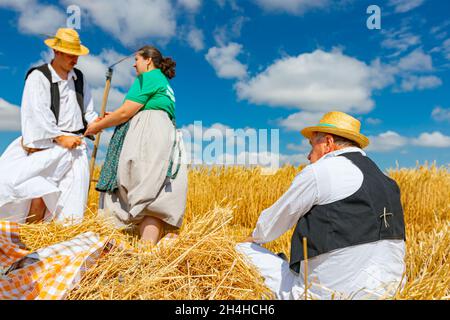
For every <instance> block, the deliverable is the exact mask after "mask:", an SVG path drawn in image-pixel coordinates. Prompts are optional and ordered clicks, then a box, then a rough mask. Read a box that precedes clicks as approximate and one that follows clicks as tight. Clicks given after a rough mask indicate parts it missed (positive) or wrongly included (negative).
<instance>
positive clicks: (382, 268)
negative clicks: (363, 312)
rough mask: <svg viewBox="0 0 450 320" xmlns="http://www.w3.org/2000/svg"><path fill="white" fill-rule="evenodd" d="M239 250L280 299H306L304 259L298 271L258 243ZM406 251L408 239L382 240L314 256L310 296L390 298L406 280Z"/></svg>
mask: <svg viewBox="0 0 450 320" xmlns="http://www.w3.org/2000/svg"><path fill="white" fill-rule="evenodd" d="M236 250H237V251H238V252H240V253H241V254H243V255H244V258H245V259H246V260H247V261H248V262H249V263H250V264H252V265H253V266H255V267H256V269H257V270H258V271H259V272H260V273H261V275H262V276H263V277H264V279H265V284H266V286H267V287H268V288H269V289H270V290H271V291H272V292H273V293H274V294H275V296H276V298H277V299H279V300H299V299H304V298H305V281H304V270H305V269H304V264H303V262H302V263H301V264H300V273H299V274H297V273H295V272H293V271H292V270H291V269H290V268H289V262H288V261H285V260H283V259H281V258H280V257H279V256H277V255H276V254H274V253H273V252H271V251H269V250H267V249H266V248H263V247H262V246H260V245H258V244H255V243H248V242H245V243H239V244H238V245H237V246H236ZM404 252H405V246H404V241H402V240H382V241H377V242H372V243H367V244H362V245H357V246H353V247H348V248H343V249H338V250H335V251H332V252H329V253H325V254H322V255H320V256H317V257H314V258H313V259H311V260H310V261H309V263H308V279H307V281H308V282H307V287H308V291H307V295H308V299H321V300H322V299H357V300H361V299H388V298H390V297H391V296H392V295H393V294H394V293H395V291H396V290H397V289H398V288H399V287H402V286H403V285H404V284H405V282H406V278H404V277H403V274H404V271H405V264H404ZM402 280H403V281H402Z"/></svg>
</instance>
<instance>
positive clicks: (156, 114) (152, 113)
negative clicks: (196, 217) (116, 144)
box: [99, 110, 188, 229]
mask: <svg viewBox="0 0 450 320" xmlns="http://www.w3.org/2000/svg"><path fill="white" fill-rule="evenodd" d="M130 121H131V122H130V127H129V129H128V132H127V134H126V137H125V141H124V144H123V148H122V151H121V153H120V158H119V164H118V172H117V181H118V189H117V190H116V191H115V192H114V193H110V192H106V193H101V194H100V205H99V209H100V210H99V213H100V214H103V215H106V216H108V217H112V220H113V221H114V222H115V224H116V226H117V227H119V228H123V227H125V226H130V225H136V224H139V223H140V222H141V221H142V219H143V218H144V217H145V216H153V217H157V218H159V219H161V220H163V221H164V222H166V224H167V227H168V228H169V229H170V228H179V227H180V226H181V224H182V222H183V216H184V211H185V208H186V197H187V184H188V182H187V166H186V163H185V162H184V161H183V160H181V159H179V152H181V154H182V159H185V154H184V153H185V150H184V145H183V139H182V135H181V131H178V130H177V131H175V127H174V125H173V123H172V121H171V120H170V119H169V116H168V115H167V113H166V112H165V111H160V110H144V111H140V112H138V113H137V114H136V115H135V116H134V117H133V118H132V119H131V120H130ZM174 139H177V143H176V146H175V150H174V152H173V156H172V148H173V143H174ZM171 156H172V159H173V162H174V164H173V170H172V171H175V170H176V169H177V167H178V164H180V166H179V171H178V174H177V176H176V177H175V178H174V179H171V178H169V177H167V170H168V167H169V161H170V158H171Z"/></svg>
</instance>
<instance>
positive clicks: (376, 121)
mask: <svg viewBox="0 0 450 320" xmlns="http://www.w3.org/2000/svg"><path fill="white" fill-rule="evenodd" d="M366 122H367V123H368V124H371V125H378V124H380V123H382V122H383V121H382V120H381V119H377V118H370V117H369V118H367V119H366Z"/></svg>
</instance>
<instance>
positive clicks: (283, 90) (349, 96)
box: [236, 50, 381, 113]
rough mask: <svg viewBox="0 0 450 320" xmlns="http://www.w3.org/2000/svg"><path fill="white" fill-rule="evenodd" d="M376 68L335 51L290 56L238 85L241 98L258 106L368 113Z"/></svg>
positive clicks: (375, 85) (318, 51) (370, 108)
mask: <svg viewBox="0 0 450 320" xmlns="http://www.w3.org/2000/svg"><path fill="white" fill-rule="evenodd" d="M374 70H375V69H374V68H371V67H370V66H368V65H366V64H365V63H364V62H361V61H359V60H357V59H355V58H352V57H349V56H346V55H344V54H343V53H342V52H340V51H337V50H334V51H332V52H325V51H322V50H316V51H314V52H312V53H305V54H300V55H299V56H296V57H286V58H282V59H279V60H277V61H275V62H274V63H273V64H272V65H270V66H269V67H268V68H267V69H266V70H264V71H263V72H261V73H260V74H258V75H256V76H254V77H253V78H251V79H249V80H243V81H240V82H239V83H237V85H236V90H237V93H238V96H239V98H240V99H246V100H248V101H250V102H251V103H255V104H266V105H269V106H276V107H280V106H283V107H295V108H298V109H302V110H304V111H311V112H324V111H330V110H334V109H339V110H341V111H344V112H356V113H364V112H368V111H370V110H372V108H373V106H374V102H373V101H372V99H371V94H372V90H373V89H374V88H375V87H379V86H381V84H380V83H376V82H375V78H376V79H381V77H376V74H375V72H374Z"/></svg>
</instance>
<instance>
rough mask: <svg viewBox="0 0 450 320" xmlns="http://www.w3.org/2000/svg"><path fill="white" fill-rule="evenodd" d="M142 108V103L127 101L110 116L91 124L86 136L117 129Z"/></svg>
mask: <svg viewBox="0 0 450 320" xmlns="http://www.w3.org/2000/svg"><path fill="white" fill-rule="evenodd" d="M142 106H143V104H141V103H137V102H134V101H131V100H125V102H124V103H123V104H122V105H121V106H120V108H118V109H117V110H115V111H114V112H111V113H110V114H108V116H106V117H104V118H102V119H101V120H99V121H96V122H93V123H91V124H90V125H89V127H88V129H87V130H86V132H85V134H84V135H85V136H88V135H94V134H97V133H98V132H99V131H101V130H103V129H106V128H110V127H115V126H118V125H119V124H122V123H124V122H127V121H128V120H129V119H130V118H131V117H133V116H134V115H135V114H136V113H137V112H138V111H139V110H140V109H141V108H142Z"/></svg>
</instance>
